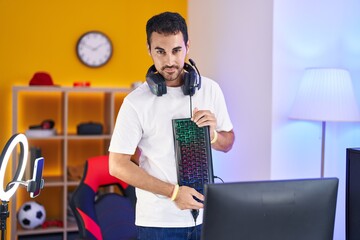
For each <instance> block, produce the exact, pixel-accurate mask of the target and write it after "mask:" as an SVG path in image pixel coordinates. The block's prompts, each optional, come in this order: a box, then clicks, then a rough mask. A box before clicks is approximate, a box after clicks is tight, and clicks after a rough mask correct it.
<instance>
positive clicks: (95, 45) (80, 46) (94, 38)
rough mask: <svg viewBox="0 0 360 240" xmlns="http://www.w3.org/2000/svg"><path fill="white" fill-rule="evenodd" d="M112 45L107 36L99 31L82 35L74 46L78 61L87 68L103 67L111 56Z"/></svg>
mask: <svg viewBox="0 0 360 240" xmlns="http://www.w3.org/2000/svg"><path fill="white" fill-rule="evenodd" d="M112 51H113V47H112V43H111V41H110V39H109V37H108V36H106V35H105V34H104V33H102V32H100V31H89V32H86V33H84V34H83V35H82V36H81V37H80V38H79V40H78V42H77V44H76V53H77V56H78V58H79V59H80V61H81V62H82V63H83V64H85V65H86V66H88V67H92V68H96V67H101V66H103V65H105V64H106V63H107V62H108V61H109V60H110V58H111V56H112Z"/></svg>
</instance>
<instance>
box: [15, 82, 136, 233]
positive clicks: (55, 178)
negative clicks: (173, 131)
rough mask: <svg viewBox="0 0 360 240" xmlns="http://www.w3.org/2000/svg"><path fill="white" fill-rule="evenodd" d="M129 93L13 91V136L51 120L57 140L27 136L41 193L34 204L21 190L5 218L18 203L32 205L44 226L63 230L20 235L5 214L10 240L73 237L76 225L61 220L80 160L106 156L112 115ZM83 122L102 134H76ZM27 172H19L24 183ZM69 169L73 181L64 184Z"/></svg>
mask: <svg viewBox="0 0 360 240" xmlns="http://www.w3.org/2000/svg"><path fill="white" fill-rule="evenodd" d="M130 91H131V89H130V88H106V87H54V86H44V87H43V86H31V87H30V86H14V87H13V89H12V94H13V98H12V101H13V103H12V104H13V105H12V106H13V109H12V115H13V116H12V118H13V133H14V134H15V133H19V132H26V130H27V129H28V128H29V126H31V125H34V124H40V123H41V122H42V121H43V120H45V119H52V120H53V121H54V122H55V129H56V133H57V134H56V135H54V136H49V137H36V136H27V139H28V142H29V147H38V148H40V149H41V154H42V156H43V157H44V158H45V164H44V172H43V178H44V189H42V190H41V193H40V195H39V196H38V197H37V198H36V199H31V198H30V197H29V194H28V192H27V191H26V190H21V191H17V192H16V198H13V199H12V204H11V212H12V213H15V212H17V210H18V209H19V208H20V206H21V205H22V204H23V203H24V202H26V201H32V200H35V201H37V202H39V203H40V204H42V205H43V206H44V207H45V209H46V216H47V220H52V219H57V220H61V221H62V222H63V227H55V226H51V227H48V228H41V227H40V228H36V229H32V230H26V229H22V228H21V226H20V225H19V224H18V222H17V219H16V214H11V216H10V219H11V239H18V238H19V237H21V238H24V239H25V238H26V239H27V237H31V238H37V235H39V236H40V235H41V238H43V236H44V238H46V237H47V236H46V235H47V234H49V236H51V235H53V234H56V236H57V235H59V236H62V238H63V239H64V240H67V239H68V238H70V237H69V236H70V235H76V232H77V231H78V227H77V225H76V222H73V221H69V220H68V218H67V211H68V199H69V196H70V195H69V194H70V192H72V191H74V189H76V187H77V186H78V184H79V182H80V179H81V176H80V175H82V172H83V165H84V163H85V161H86V159H87V158H89V157H93V156H98V155H105V154H108V146H109V144H110V139H111V135H112V131H113V128H114V125H115V120H116V116H117V112H118V110H119V108H120V106H121V104H122V101H123V99H124V97H125V96H126V95H127V94H128V93H129V92H130ZM89 110H91V111H89ZM83 122H97V123H101V124H102V125H103V134H100V135H78V134H76V131H77V125H78V124H79V123H83ZM13 158H18V154H17V153H14V155H13ZM16 162H17V161H13V164H12V171H13V172H15V171H16V167H17V166H16ZM28 163H29V162H28ZM29 166H30V164H28V166H27V169H26V171H25V172H26V173H27V177H28V176H29V169H28V168H29ZM69 169H71V171H75V174H77V175H75V177H72V178H69V176H68V172H69ZM78 175H79V176H78ZM73 179H75V180H73ZM77 179H78V180H77ZM69 233H70V234H69Z"/></svg>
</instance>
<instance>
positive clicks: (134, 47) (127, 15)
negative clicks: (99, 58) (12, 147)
mask: <svg viewBox="0 0 360 240" xmlns="http://www.w3.org/2000/svg"><path fill="white" fill-rule="evenodd" d="M162 11H177V12H179V13H180V14H182V15H183V16H184V17H185V18H186V17H187V1H186V0H177V1H169V0H139V1H124V0H102V1H98V0H97V1H95V0H87V1H79V0H78V1H73V0H64V1H48V0H33V1H28V0H17V1H12V0H0V95H1V99H2V101H0V109H1V113H2V117H1V118H0V146H4V144H5V143H6V141H7V140H8V139H9V138H10V136H11V134H12V133H11V87H12V86H13V85H20V84H21V85H27V84H28V82H29V80H30V79H31V77H32V76H33V74H34V73H35V72H37V71H47V72H49V73H50V74H51V76H52V78H53V81H54V82H55V83H56V84H60V85H62V86H72V83H73V82H74V81H91V84H92V86H117V87H122V86H130V85H131V83H132V82H134V81H138V80H142V81H143V80H144V76H145V74H146V71H147V69H148V67H149V66H150V64H151V63H152V62H151V58H150V57H149V55H148V54H147V51H146V34H145V24H146V21H147V19H148V18H149V17H151V16H152V15H154V14H157V13H160V12H162ZM89 30H100V31H103V32H105V33H106V34H107V35H108V36H109V37H110V38H111V40H112V43H113V47H114V53H113V56H112V59H111V60H110V62H109V63H108V64H107V65H106V66H104V67H101V68H98V69H91V68H88V67H86V66H84V65H82V64H81V63H80V62H79V60H78V59H77V56H76V53H75V44H76V42H77V40H78V38H79V37H80V35H82V34H83V33H84V32H86V31H89Z"/></svg>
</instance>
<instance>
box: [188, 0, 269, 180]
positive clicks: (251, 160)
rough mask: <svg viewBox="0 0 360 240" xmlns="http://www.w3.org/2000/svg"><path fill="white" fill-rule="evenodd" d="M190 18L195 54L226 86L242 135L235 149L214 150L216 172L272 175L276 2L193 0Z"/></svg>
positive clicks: (257, 176) (238, 176) (249, 176)
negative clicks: (273, 28) (273, 14)
mask: <svg viewBox="0 0 360 240" xmlns="http://www.w3.org/2000/svg"><path fill="white" fill-rule="evenodd" d="M188 17H189V23H190V24H189V35H190V44H191V46H190V54H189V55H190V57H191V58H193V59H194V60H195V61H196V63H197V66H198V68H199V70H200V72H201V73H202V75H205V76H208V77H211V78H213V79H214V80H216V81H217V82H218V83H219V84H220V86H221V88H222V89H223V92H224V94H225V98H226V100H227V104H228V110H229V113H230V116H231V118H232V121H233V124H234V131H235V135H236V139H235V144H234V146H233V149H232V150H231V151H230V152H228V153H226V154H223V153H219V152H214V169H215V175H218V176H220V177H221V178H223V179H224V180H225V181H226V182H229V181H239V180H251V179H269V178H270V156H271V88H272V87H271V75H272V72H271V71H272V1H263V0H225V1H218V0H202V1H201V0H196V1H189V16H188Z"/></svg>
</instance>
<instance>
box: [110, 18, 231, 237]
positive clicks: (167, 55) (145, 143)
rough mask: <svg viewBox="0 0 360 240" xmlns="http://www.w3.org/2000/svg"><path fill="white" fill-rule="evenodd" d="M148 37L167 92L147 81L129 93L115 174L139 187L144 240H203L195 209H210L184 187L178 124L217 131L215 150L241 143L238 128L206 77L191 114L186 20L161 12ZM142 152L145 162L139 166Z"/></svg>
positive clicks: (114, 142)
mask: <svg viewBox="0 0 360 240" xmlns="http://www.w3.org/2000/svg"><path fill="white" fill-rule="evenodd" d="M146 33H147V44H148V52H149V55H150V56H151V58H152V60H153V62H154V67H155V68H156V74H160V75H161V76H162V78H163V79H164V83H165V84H166V93H164V94H163V95H162V96H158V95H156V94H154V93H153V91H152V90H151V89H150V87H149V84H148V82H145V83H143V84H142V85H141V86H139V87H138V88H136V89H135V90H134V91H132V92H131V93H130V94H128V96H126V98H125V99H124V102H123V104H122V106H121V108H120V111H119V114H118V117H117V120H116V124H115V129H114V132H113V136H112V139H111V143H110V147H109V152H110V155H109V161H110V162H109V167H110V174H111V175H113V176H115V177H117V178H119V179H122V180H123V181H125V182H127V183H129V184H130V185H132V186H134V187H136V195H137V205H136V225H137V226H138V227H139V239H141V240H142V239H152V240H154V239H161V240H163V239H174V240H176V239H179V240H180V239H196V238H197V239H200V229H201V225H200V224H201V223H202V211H200V215H199V217H198V218H197V221H196V224H198V225H197V226H196V227H195V226H194V225H195V223H194V218H193V216H192V214H191V209H202V208H203V204H202V203H201V202H198V201H196V200H195V199H194V197H196V198H198V199H200V200H204V196H203V195H202V194H200V193H199V192H197V191H196V190H195V189H193V188H190V187H186V186H180V187H178V185H177V173H176V160H175V151H174V140H173V133H172V119H176V118H186V117H190V115H192V121H194V122H195V123H196V124H197V125H198V126H199V127H203V126H209V128H210V139H211V140H212V148H213V149H215V150H219V151H223V152H227V151H229V150H230V149H231V147H232V145H233V142H234V133H233V131H232V128H233V126H232V123H231V120H230V118H229V115H228V112H227V108H226V103H225V99H224V96H223V94H222V91H221V89H220V87H219V85H218V84H217V83H216V82H214V81H213V80H210V79H208V78H206V77H202V78H201V79H202V84H201V88H200V89H196V91H195V94H194V95H193V96H192V97H191V102H192V106H193V109H192V113H191V112H190V107H189V106H190V97H189V95H185V94H184V91H183V89H182V86H183V84H184V75H185V74H186V73H185V70H184V69H183V68H184V64H185V58H186V56H187V54H188V52H189V40H188V32H187V26H186V22H185V20H184V18H183V17H182V16H180V15H179V14H178V13H171V12H164V13H161V14H159V15H156V16H154V17H152V18H151V19H149V21H148V22H147V25H146ZM137 148H138V149H139V150H140V157H139V162H138V165H137V164H134V163H133V162H132V161H131V156H132V155H133V154H134V153H135V150H136V149H137Z"/></svg>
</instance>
